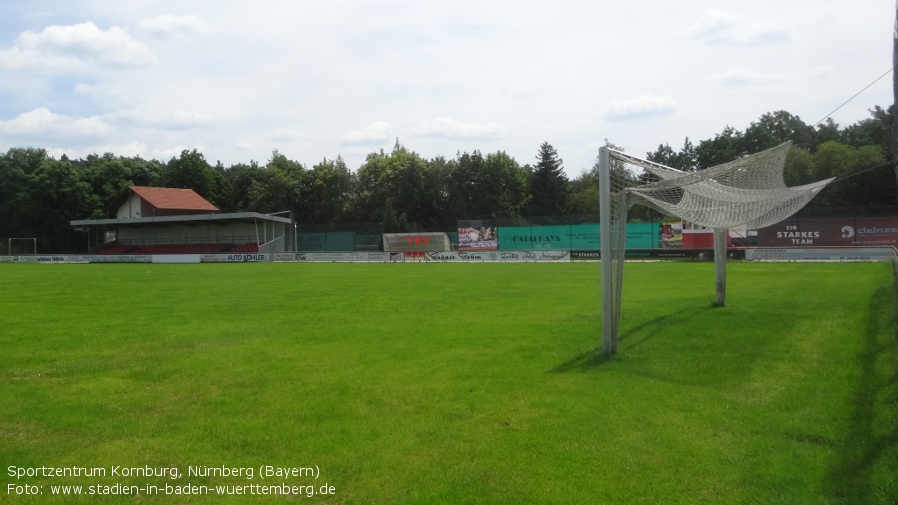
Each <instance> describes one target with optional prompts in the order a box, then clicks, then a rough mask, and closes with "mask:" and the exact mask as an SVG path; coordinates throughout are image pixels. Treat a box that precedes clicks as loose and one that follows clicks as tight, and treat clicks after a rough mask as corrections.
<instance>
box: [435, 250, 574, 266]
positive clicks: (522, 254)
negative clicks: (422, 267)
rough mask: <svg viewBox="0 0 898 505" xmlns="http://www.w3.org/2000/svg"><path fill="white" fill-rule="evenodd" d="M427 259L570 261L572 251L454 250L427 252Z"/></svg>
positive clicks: (447, 260)
mask: <svg viewBox="0 0 898 505" xmlns="http://www.w3.org/2000/svg"><path fill="white" fill-rule="evenodd" d="M425 258H426V259H427V261H440V262H468V263H471V262H487V261H489V262H526V261H540V262H553V261H554V262H568V261H570V260H571V255H570V251H457V252H456V251H452V252H429V253H426V255H425Z"/></svg>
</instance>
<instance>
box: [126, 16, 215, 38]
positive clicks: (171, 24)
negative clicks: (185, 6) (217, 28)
mask: <svg viewBox="0 0 898 505" xmlns="http://www.w3.org/2000/svg"><path fill="white" fill-rule="evenodd" d="M137 29H138V30H140V31H141V32H144V33H148V34H151V35H156V36H166V35H175V34H191V33H206V32H208V31H209V26H208V25H207V24H206V23H204V22H203V20H201V19H200V18H199V16H196V15H195V14H190V15H187V16H173V15H171V14H163V15H161V16H156V17H154V18H149V19H144V20H143V21H141V22H140V23H137Z"/></svg>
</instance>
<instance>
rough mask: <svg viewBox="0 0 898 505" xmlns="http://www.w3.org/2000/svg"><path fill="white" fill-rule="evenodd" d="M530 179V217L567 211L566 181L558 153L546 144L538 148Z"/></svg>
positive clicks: (553, 214) (567, 189) (559, 213)
mask: <svg viewBox="0 0 898 505" xmlns="http://www.w3.org/2000/svg"><path fill="white" fill-rule="evenodd" d="M536 159H537V160H538V161H537V164H536V166H535V167H534V168H533V173H532V174H531V178H530V195H531V199H530V204H529V206H528V215H530V216H559V215H563V214H565V212H566V211H567V198H568V191H569V188H568V180H567V177H566V176H565V175H564V167H563V165H562V161H561V158H559V157H558V152H557V151H555V148H554V147H552V145H551V144H549V143H548V142H543V143H542V145H541V146H539V154H537V155H536Z"/></svg>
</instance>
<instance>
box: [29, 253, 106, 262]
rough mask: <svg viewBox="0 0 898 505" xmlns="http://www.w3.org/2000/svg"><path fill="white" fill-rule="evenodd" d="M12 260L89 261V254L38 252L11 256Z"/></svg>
mask: <svg viewBox="0 0 898 505" xmlns="http://www.w3.org/2000/svg"><path fill="white" fill-rule="evenodd" d="M12 261H16V262H20V263H89V262H90V259H89V256H72V255H56V254H39V255H37V256H12Z"/></svg>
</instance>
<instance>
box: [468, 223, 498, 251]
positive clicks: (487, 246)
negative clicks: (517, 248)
mask: <svg viewBox="0 0 898 505" xmlns="http://www.w3.org/2000/svg"><path fill="white" fill-rule="evenodd" d="M498 231H499V230H498V228H493V227H491V226H481V227H480V228H474V227H473V226H469V227H467V228H459V229H458V250H459V251H495V250H496V249H498V248H499V236H498Z"/></svg>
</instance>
